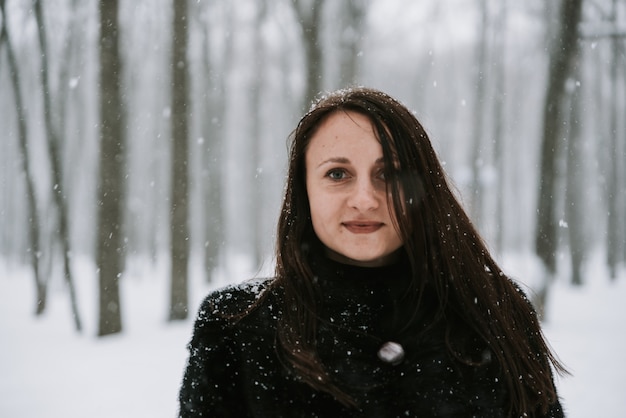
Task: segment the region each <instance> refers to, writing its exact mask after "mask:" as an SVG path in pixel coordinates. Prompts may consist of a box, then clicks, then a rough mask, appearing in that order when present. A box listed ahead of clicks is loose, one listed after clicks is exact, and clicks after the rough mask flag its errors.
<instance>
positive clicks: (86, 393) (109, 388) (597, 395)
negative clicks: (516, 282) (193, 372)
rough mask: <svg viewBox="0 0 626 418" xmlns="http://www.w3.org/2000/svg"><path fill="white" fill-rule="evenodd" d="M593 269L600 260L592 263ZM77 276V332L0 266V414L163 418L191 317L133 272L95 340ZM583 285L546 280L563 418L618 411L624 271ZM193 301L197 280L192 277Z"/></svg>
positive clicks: (86, 287)
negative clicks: (179, 317) (113, 332)
mask: <svg viewBox="0 0 626 418" xmlns="http://www.w3.org/2000/svg"><path fill="white" fill-rule="evenodd" d="M597 265H598V266H600V265H601V264H600V263H597ZM80 270H81V271H86V272H87V273H84V274H82V275H79V277H80V279H77V287H78V289H79V295H80V304H81V306H80V307H81V313H82V315H83V317H84V318H83V320H84V322H85V324H84V325H85V331H84V332H83V334H82V335H79V334H77V333H76V332H74V330H73V325H72V321H71V317H70V313H69V302H68V300H67V292H66V291H65V290H64V289H63V287H62V286H61V285H59V284H57V285H55V286H52V288H51V293H50V297H49V309H48V312H47V313H46V315H45V316H43V317H42V318H37V319H36V318H34V317H33V314H32V311H33V303H34V290H33V286H32V282H31V279H30V276H29V275H28V274H26V273H24V272H21V271H19V270H16V269H15V268H11V269H9V268H7V266H6V265H1V263H0V350H1V351H0V417H2V418H49V417H59V418H60V417H63V418H84V417H90V418H104V417H106V418H112V417H115V418H137V417H151V418H160V417H162V418H166V417H167V418H172V417H174V416H175V415H176V410H177V403H176V398H177V391H178V385H179V383H180V380H181V377H182V372H183V368H184V364H185V360H186V355H187V353H186V349H185V345H186V343H187V341H188V339H189V337H190V334H191V326H192V320H191V318H190V320H188V321H185V322H183V323H177V324H171V323H168V322H167V321H166V320H165V318H166V308H165V306H167V303H166V302H167V293H166V292H167V285H166V283H165V280H163V278H162V277H160V275H159V274H157V273H158V272H157V273H155V272H153V273H154V274H148V270H141V269H138V270H137V271H135V272H134V273H133V274H132V275H131V277H129V278H127V279H126V280H125V281H124V283H123V287H122V298H123V306H122V308H123V317H124V326H125V328H124V332H123V333H122V334H120V335H118V336H113V337H106V338H100V339H99V338H97V337H95V333H96V331H95V323H96V320H95V317H96V315H95V314H96V312H95V310H96V307H95V300H96V293H95V286H94V284H95V280H94V277H93V274H92V273H89V271H90V269H88V268H82V269H80ZM586 277H587V284H586V285H585V286H584V287H581V288H572V287H569V286H567V285H566V284H565V283H562V282H557V283H555V285H554V287H553V290H552V293H551V296H550V302H549V303H550V305H549V310H548V317H549V321H548V322H547V323H546V324H545V325H544V327H545V332H546V335H547V336H548V339H549V340H550V342H551V344H552V346H553V347H554V349H555V350H556V351H557V353H558V354H559V356H560V358H561V360H562V361H563V362H564V363H565V364H566V365H567V366H568V367H569V368H570V370H571V372H572V373H573V376H572V377H565V378H561V379H559V380H558V381H557V385H558V387H559V391H560V394H561V397H562V398H563V403H564V405H565V407H566V409H567V416H568V417H570V418H588V417H603V418H612V417H614V418H622V417H625V416H626V396H624V388H626V356H625V355H624V353H626V328H624V323H625V322H626V321H625V320H626V277H625V275H624V274H623V273H622V274H621V277H620V278H619V279H618V280H617V281H615V282H611V281H610V280H609V279H608V278H607V276H606V274H605V273H604V271H603V269H602V268H601V267H597V268H594V267H590V268H588V273H587V275H586ZM192 288H193V293H192V295H193V296H192V304H193V306H194V308H193V309H194V311H195V307H196V306H197V305H198V303H199V301H200V299H201V297H202V295H203V294H205V293H206V291H207V290H208V289H207V288H206V287H204V286H202V285H199V284H197V283H195V284H194V285H193V286H192Z"/></svg>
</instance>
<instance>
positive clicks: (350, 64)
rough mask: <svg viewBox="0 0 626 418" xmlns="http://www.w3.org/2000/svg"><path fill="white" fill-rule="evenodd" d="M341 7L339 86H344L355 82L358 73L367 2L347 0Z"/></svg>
mask: <svg viewBox="0 0 626 418" xmlns="http://www.w3.org/2000/svg"><path fill="white" fill-rule="evenodd" d="M340 7H342V8H343V15H344V16H345V18H344V19H343V20H344V22H345V25H343V26H345V27H342V28H340V30H341V31H342V32H341V36H340V41H339V42H340V45H341V50H340V52H339V60H340V68H339V81H340V83H341V86H340V87H346V86H349V85H354V84H356V83H357V79H358V74H359V50H360V48H361V39H362V37H363V28H364V27H365V21H364V19H365V12H366V8H367V3H366V2H365V1H363V0H348V1H346V2H344V3H342V4H341V6H340Z"/></svg>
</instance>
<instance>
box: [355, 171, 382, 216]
mask: <svg viewBox="0 0 626 418" xmlns="http://www.w3.org/2000/svg"><path fill="white" fill-rule="evenodd" d="M379 204H380V202H379V196H378V192H377V190H376V187H375V185H374V184H372V181H371V180H370V179H368V180H361V181H357V182H355V184H354V188H353V189H352V192H351V194H350V197H349V200H348V205H349V206H350V207H352V208H355V209H358V210H359V211H368V210H373V209H376V208H378V205H379Z"/></svg>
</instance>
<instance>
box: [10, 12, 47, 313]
mask: <svg viewBox="0 0 626 418" xmlns="http://www.w3.org/2000/svg"><path fill="white" fill-rule="evenodd" d="M0 16H1V17H2V19H0V20H1V21H2V28H1V29H0V48H1V47H2V46H3V45H4V46H5V47H6V51H7V58H8V59H7V61H8V64H9V73H10V77H11V84H12V86H13V96H14V100H15V111H16V115H17V130H18V138H19V149H20V152H21V153H22V167H23V170H24V179H25V180H26V196H27V199H28V200H27V206H28V241H29V252H28V254H29V258H30V264H31V268H32V269H33V277H34V279H35V290H36V295H37V300H36V305H35V314H36V315H41V314H43V313H44V311H45V309H46V300H47V289H48V286H47V280H46V279H45V277H43V276H42V274H41V266H40V258H39V253H40V233H39V232H40V231H39V226H40V219H39V213H38V211H37V197H36V194H35V178H34V176H33V173H32V168H31V165H30V158H29V153H28V130H27V125H26V110H25V108H24V105H23V103H22V91H21V84H20V72H19V69H18V65H17V58H16V57H15V51H14V50H13V44H12V42H11V37H10V35H9V32H8V29H7V25H6V22H7V15H6V12H5V0H0ZM0 52H1V49H0Z"/></svg>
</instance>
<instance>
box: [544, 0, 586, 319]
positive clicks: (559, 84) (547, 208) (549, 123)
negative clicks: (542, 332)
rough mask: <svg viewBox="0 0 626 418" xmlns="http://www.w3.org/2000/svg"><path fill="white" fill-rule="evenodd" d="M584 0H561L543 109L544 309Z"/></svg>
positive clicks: (553, 264)
mask: <svg viewBox="0 0 626 418" xmlns="http://www.w3.org/2000/svg"><path fill="white" fill-rule="evenodd" d="M581 9H582V0H564V1H562V3H561V10H560V27H559V31H558V34H557V37H556V40H555V42H554V43H553V48H552V50H551V55H550V67H549V70H548V71H549V72H548V86H547V93H546V98H545V103H544V110H543V132H542V138H541V157H540V158H541V168H540V170H541V171H540V172H539V187H538V190H539V193H538V198H537V225H536V230H535V252H536V254H537V256H538V257H539V258H540V260H541V261H542V263H543V265H544V267H545V269H546V273H547V275H548V277H547V278H546V280H545V282H544V284H543V288H542V289H540V290H539V291H538V298H537V300H535V304H536V306H537V309H538V310H539V312H541V311H542V309H543V306H544V303H545V299H546V297H547V292H548V288H549V285H550V281H551V278H552V277H554V275H555V274H556V252H557V249H558V222H557V216H556V213H555V201H556V199H555V198H556V194H557V189H556V182H557V180H558V173H557V164H556V162H557V158H558V156H559V152H560V147H559V143H560V142H561V141H559V133H560V132H561V131H560V128H561V126H562V125H563V121H564V115H565V111H564V109H563V103H564V100H565V98H566V95H567V91H566V83H567V80H568V78H569V77H570V76H571V74H572V69H573V60H574V58H575V57H576V55H577V54H578V24H579V22H580V19H581Z"/></svg>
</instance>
